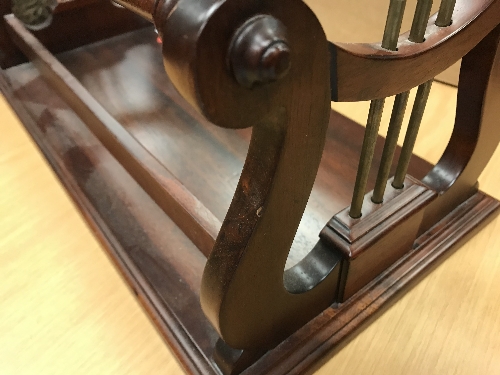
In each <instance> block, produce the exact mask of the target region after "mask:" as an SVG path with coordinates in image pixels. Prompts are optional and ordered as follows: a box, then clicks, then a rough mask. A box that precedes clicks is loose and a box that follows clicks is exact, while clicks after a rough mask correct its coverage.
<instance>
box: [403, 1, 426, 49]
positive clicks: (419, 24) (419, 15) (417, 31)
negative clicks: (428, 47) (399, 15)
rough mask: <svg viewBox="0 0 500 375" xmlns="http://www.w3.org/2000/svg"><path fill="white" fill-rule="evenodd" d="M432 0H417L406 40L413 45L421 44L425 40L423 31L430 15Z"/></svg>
mask: <svg viewBox="0 0 500 375" xmlns="http://www.w3.org/2000/svg"><path fill="white" fill-rule="evenodd" d="M431 8H432V0H419V1H418V2H417V7H416V9H415V14H414V16H413V22H412V24H411V29H410V36H409V37H408V39H409V40H410V42H413V43H422V42H423V41H424V40H425V29H426V28H427V22H428V21H429V16H430V15H431Z"/></svg>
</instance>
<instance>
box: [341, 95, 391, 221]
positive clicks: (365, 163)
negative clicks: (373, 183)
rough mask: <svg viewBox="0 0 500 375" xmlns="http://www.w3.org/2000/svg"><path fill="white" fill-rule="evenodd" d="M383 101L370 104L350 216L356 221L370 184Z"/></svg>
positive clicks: (378, 100) (359, 215) (379, 100)
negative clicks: (369, 175) (367, 186)
mask: <svg viewBox="0 0 500 375" xmlns="http://www.w3.org/2000/svg"><path fill="white" fill-rule="evenodd" d="M384 102H385V98H383V99H375V100H372V101H371V103H370V112H369V113H368V120H367V122H366V130H365V136H364V138H363V147H362V149H361V156H360V157H359V166H358V173H357V175H356V183H355V185H354V194H353V197H352V202H351V208H350V209H349V216H351V217H352V218H354V219H356V218H359V217H361V209H362V207H363V199H364V195H365V189H366V184H367V182H368V173H369V172H370V166H371V165H372V160H373V153H374V151H375V142H376V141H377V136H378V128H379V127H380V121H381V120H382V112H383V110H384Z"/></svg>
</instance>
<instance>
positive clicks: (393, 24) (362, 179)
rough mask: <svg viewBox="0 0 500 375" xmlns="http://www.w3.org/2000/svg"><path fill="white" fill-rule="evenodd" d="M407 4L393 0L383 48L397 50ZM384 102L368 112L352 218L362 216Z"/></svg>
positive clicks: (352, 205)
mask: <svg viewBox="0 0 500 375" xmlns="http://www.w3.org/2000/svg"><path fill="white" fill-rule="evenodd" d="M405 6H406V0H391V2H390V5H389V10H388V13H387V20H386V25H385V30H384V36H383V40H382V47H383V48H386V49H390V50H396V47H397V43H398V37H399V33H400V30H401V23H402V21H403V14H404V10H405ZM384 103H385V98H384V99H377V100H373V101H372V102H371V103H370V112H369V113H368V120H367V122H366V130H365V136H364V138H363V146H362V149H361V155H360V158H359V165H358V172H357V175H356V182H355V185H354V192H353V196H352V201H351V208H350V209H349V215H350V216H351V217H352V218H358V217H361V209H362V208H363V199H364V195H365V190H366V184H367V182H368V174H369V172H370V168H371V165H372V160H373V153H374V152H375V142H376V140H377V135H378V129H379V127H380V121H381V119H382V112H383V110H384Z"/></svg>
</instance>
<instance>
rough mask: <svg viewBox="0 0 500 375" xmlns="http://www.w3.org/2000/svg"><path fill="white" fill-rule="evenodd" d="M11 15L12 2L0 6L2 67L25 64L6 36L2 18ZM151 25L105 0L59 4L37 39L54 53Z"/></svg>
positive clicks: (24, 59) (79, 0) (2, 3)
mask: <svg viewBox="0 0 500 375" xmlns="http://www.w3.org/2000/svg"><path fill="white" fill-rule="evenodd" d="M10 13H12V11H11V5H10V1H9V0H6V1H2V2H1V3H0V67H1V68H3V69H6V68H8V67H11V66H14V65H17V64H20V63H23V62H26V61H27V59H26V57H25V56H24V55H23V54H22V53H21V52H20V51H19V50H18V49H17V48H16V47H15V45H14V44H13V43H12V41H11V40H10V38H9V36H8V34H7V25H6V24H5V22H4V20H3V16H4V15H6V14H10ZM147 25H149V22H147V21H145V20H143V19H142V18H140V17H138V16H136V15H134V14H132V13H130V12H128V11H127V10H125V9H120V8H117V7H116V6H113V5H112V4H111V3H110V1H108V0H104V1H100V0H68V1H60V2H59V4H58V6H57V7H56V8H55V10H54V18H53V20H52V24H51V25H50V27H47V28H45V29H43V30H39V31H35V32H34V34H35V36H36V37H37V38H38V39H39V40H40V41H41V43H42V44H43V45H44V46H45V47H46V48H47V49H48V50H49V51H51V52H52V53H58V52H62V51H67V50H70V49H73V48H76V47H79V46H82V45H85V44H88V43H92V42H95V41H98V40H103V39H106V38H110V37H112V36H114V35H118V34H122V33H126V32H129V31H132V30H136V29H139V28H142V27H145V26H147Z"/></svg>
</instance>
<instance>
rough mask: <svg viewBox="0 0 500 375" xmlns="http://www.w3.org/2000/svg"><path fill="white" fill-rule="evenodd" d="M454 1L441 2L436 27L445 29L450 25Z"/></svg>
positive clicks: (445, 0) (443, 0)
mask: <svg viewBox="0 0 500 375" xmlns="http://www.w3.org/2000/svg"><path fill="white" fill-rule="evenodd" d="M455 3H456V0H441V5H440V6H439V12H438V16H437V19H436V22H435V25H436V26H439V27H447V26H450V25H451V17H452V16H453V10H454V9H455Z"/></svg>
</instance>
